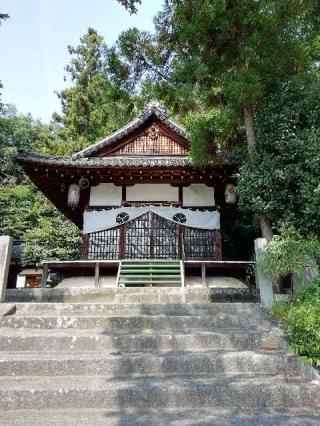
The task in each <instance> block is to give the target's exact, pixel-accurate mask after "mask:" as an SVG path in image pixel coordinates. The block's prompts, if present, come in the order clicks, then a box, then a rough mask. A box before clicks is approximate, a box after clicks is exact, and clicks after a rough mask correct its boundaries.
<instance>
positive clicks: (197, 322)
mask: <svg viewBox="0 0 320 426" xmlns="http://www.w3.org/2000/svg"><path fill="white" fill-rule="evenodd" d="M0 324H1V327H2V328H5V327H8V328H48V329H51V328H57V329H60V328H77V329H81V328H86V329H99V330H104V331H105V332H109V333H110V332H112V333H121V334H124V333H130V332H132V331H134V330H135V331H136V330H140V331H143V330H154V331H155V330H166V331H169V330H170V331H171V330H172V331H178V330H184V329H193V330H194V329H200V330H210V331H218V330H219V329H220V328H223V327H224V328H228V327H231V328H232V327H233V328H235V327H237V328H239V329H240V330H247V331H250V330H251V329H252V328H255V327H256V326H257V320H256V318H254V317H250V315H241V316H239V315H227V314H223V313H221V314H216V315H194V316H184V315H180V316H170V315H167V316H162V315H153V316H142V315H140V316H131V317H126V316H113V317H110V316H103V315H101V314H100V315H82V316H80V315H69V316H67V315H66V316H60V315H58V316H57V315H54V316H50V315H48V316H37V315H25V316H22V315H21V316H16V315H11V316H5V317H2V318H0ZM258 325H259V327H260V328H261V327H262V328H270V324H269V322H268V321H266V320H263V319H261V320H260V322H259V324H258Z"/></svg>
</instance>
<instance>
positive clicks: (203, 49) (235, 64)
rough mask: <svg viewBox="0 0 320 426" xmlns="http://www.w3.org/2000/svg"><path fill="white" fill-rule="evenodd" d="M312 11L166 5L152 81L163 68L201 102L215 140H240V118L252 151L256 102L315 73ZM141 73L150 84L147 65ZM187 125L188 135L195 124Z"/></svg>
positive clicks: (222, 3) (292, 4)
mask: <svg viewBox="0 0 320 426" xmlns="http://www.w3.org/2000/svg"><path fill="white" fill-rule="evenodd" d="M319 10H320V5H319V3H318V2H310V1H307V0H305V1H300V0H284V1H281V2H278V1H274V0H239V1H235V0H215V1H212V0H203V1H201V2H199V1H197V0H166V1H165V4H164V8H163V10H162V11H161V12H160V13H159V14H158V16H157V17H156V20H155V23H156V34H155V40H156V41H155V43H156V45H157V47H158V50H159V51H165V54H164V55H163V56H162V58H163V59H164V60H165V61H166V62H165V63H164V64H161V67H159V66H158V71H160V72H158V79H157V80H158V81H159V78H163V77H164V75H163V73H162V72H161V69H163V68H164V67H165V66H167V67H169V68H168V69H169V72H168V74H167V80H168V81H169V82H171V84H172V85H174V86H176V87H179V86H181V85H185V86H186V87H188V88H190V93H197V94H198V95H199V94H200V102H199V104H200V105H199V104H198V105H196V106H198V107H199V108H198V109H199V111H200V118H202V116H203V114H207V113H208V111H210V110H213V114H214V115H215V116H216V117H218V118H219V122H220V124H221V125H222V127H224V130H223V131H222V132H221V135H222V136H223V135H224V134H225V133H226V132H227V130H228V129H231V130H233V131H234V134H235V136H236V135H237V134H240V135H241V128H239V123H240V117H241V114H242V117H243V121H244V127H245V131H246V138H247V144H248V147H249V148H255V146H256V137H255V130H254V113H255V110H256V108H257V107H258V106H259V103H260V102H261V101H262V99H263V97H264V96H266V95H267V94H268V93H270V92H273V91H276V90H278V89H279V88H280V87H281V84H282V83H283V82H285V81H288V80H290V79H293V78H297V77H299V76H301V75H303V74H306V75H311V74H312V72H313V70H314V68H315V61H316V59H318V53H319V52H318V50H317V37H318V28H319V17H320V14H319ZM136 39H137V40H139V38H138V37H136ZM144 40H146V37H144ZM151 42H152V43H153V40H152V39H151ZM152 43H151V44H152ZM149 45H150V43H149ZM136 48H137V51H138V52H141V51H142V52H143V56H144V57H145V58H148V53H149V52H150V48H148V47H145V46H144V45H143V43H138V44H137V46H136ZM127 50H128V49H127ZM130 51H131V52H133V51H134V47H131V49H130ZM140 57H141V55H140ZM149 58H150V55H149ZM159 58H161V55H160V56H159ZM138 64H140V66H141V64H142V61H141V60H140V62H139V63H138ZM156 65H157V64H156ZM145 69H147V70H148V71H149V76H150V78H152V74H151V73H150V70H151V67H150V64H149V62H148V61H145ZM192 113H194V111H192ZM193 123H194V124H195V125H194V126H193V129H195V127H196V124H197V120H194V121H193ZM200 123H201V124H203V120H201V119H200ZM211 128H212V129H213V130H214V129H215V126H211ZM192 136H193V135H192V134H191V142H193V143H198V142H197V141H195V140H194V139H193V137H192ZM214 136H215V135H214V134H212V135H211V141H212V140H213V139H214ZM206 138H207V140H208V139H209V138H210V135H208V133H206ZM202 142H203V141H200V143H202ZM205 142H206V143H202V145H203V146H204V147H208V143H207V141H205ZM228 142H229V141H228ZM205 158H206V157H205ZM259 215H260V222H261V228H262V233H263V235H264V236H266V237H267V238H268V239H270V237H271V236H272V229H271V227H270V225H269V224H268V223H267V221H266V218H265V217H264V214H263V211H261V212H260V213H259Z"/></svg>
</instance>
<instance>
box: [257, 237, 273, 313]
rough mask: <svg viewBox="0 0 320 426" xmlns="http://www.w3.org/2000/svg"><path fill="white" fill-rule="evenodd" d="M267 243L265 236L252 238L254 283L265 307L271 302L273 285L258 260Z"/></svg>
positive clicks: (260, 258)
mask: <svg viewBox="0 0 320 426" xmlns="http://www.w3.org/2000/svg"><path fill="white" fill-rule="evenodd" d="M266 245H267V240H266V239H265V238H257V239H256V240H254V251H255V254H256V262H257V264H256V285H257V288H258V289H259V290H260V297H261V303H263V304H264V305H265V306H266V307H267V308H269V307H270V306H271V305H272V304H273V286H272V279H271V278H269V277H267V276H266V275H265V273H264V272H263V271H262V269H261V267H260V266H259V261H261V260H262V259H263V256H264V251H265V248H266Z"/></svg>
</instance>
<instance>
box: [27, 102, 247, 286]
mask: <svg viewBox="0 0 320 426" xmlns="http://www.w3.org/2000/svg"><path fill="white" fill-rule="evenodd" d="M188 149H189V142H188V139H187V134H186V131H185V130H184V129H183V128H182V127H181V126H179V125H178V124H177V123H175V122H173V121H172V120H170V119H169V117H168V115H167V112H166V109H165V108H164V107H163V106H162V105H160V104H159V103H157V102H151V103H149V104H148V105H147V106H146V107H145V109H144V110H143V112H142V113H141V114H140V115H139V116H138V117H137V118H135V119H134V120H133V121H131V122H130V123H128V124H127V125H125V126H124V127H122V128H121V129H119V130H118V131H116V132H115V133H113V134H112V135H110V136H108V137H106V138H104V139H102V140H101V141H98V142H96V143H94V144H93V145H91V146H89V147H87V148H85V149H84V150H82V151H80V152H78V153H76V154H74V155H73V156H72V157H47V156H42V155H38V154H31V153H22V154H20V156H19V163H20V165H21V166H22V167H23V169H24V170H25V172H26V173H27V175H28V176H29V177H30V179H31V180H32V181H33V183H34V184H35V185H36V186H37V187H38V188H39V190H40V191H41V192H42V193H43V194H44V195H45V196H46V197H47V198H48V199H49V200H50V201H51V202H52V203H53V204H54V205H55V206H56V207H57V208H58V209H59V210H60V211H61V212H62V213H63V214H64V215H65V216H66V217H67V218H69V219H70V220H71V221H72V222H73V223H75V224H76V225H77V226H78V227H79V228H80V229H81V230H82V232H83V247H82V258H81V259H79V261H78V263H77V265H78V266H79V267H80V266H81V267H83V268H85V267H90V266H91V265H95V268H96V274H97V270H98V274H99V268H108V266H110V268H111V267H117V268H118V265H121V264H123V265H125V264H126V262H129V261H130V262H131V265H138V266H137V267H138V269H139V262H142V263H143V265H144V266H143V267H144V270H145V269H146V265H149V266H150V265H155V263H154V262H155V261H159V262H158V267H159V268H160V266H161V262H162V264H163V265H166V266H167V267H169V269H168V268H166V269H165V270H166V271H167V272H166V274H167V275H166V277H167V282H169V281H170V276H171V275H174V274H170V273H169V272H170V265H171V266H172V268H173V269H174V266H173V265H176V264H178V263H179V265H181V268H182V269H183V270H184V268H185V267H189V266H190V267H191V266H192V265H193V266H201V265H202V266H203V265H208V266H210V265H211V266H212V265H213V266H214V265H219V262H220V264H222V263H223V262H224V261H225V259H223V256H222V253H223V247H221V232H223V227H222V230H221V226H220V222H223V218H224V216H223V215H224V212H225V211H226V212H227V210H228V205H230V204H233V203H234V202H235V194H234V186H233V185H234V183H235V179H236V178H235V174H236V173H237V171H238V167H239V166H238V164H235V163H232V162H227V161H226V160H224V159H223V158H222V156H221V155H219V152H218V151H216V155H215V158H213V161H212V163H210V164H209V165H207V166H204V167H196V166H194V165H192V163H191V161H190V159H189V157H188ZM43 260H44V261H46V259H43ZM229 261H230V259H229ZM177 262H178V263H177ZM142 263H141V264H142ZM231 263H232V262H231ZM235 263H236V262H233V264H235ZM45 264H46V265H47V267H49V268H54V267H57V268H58V267H59V268H62V266H64V268H65V269H66V268H67V267H69V268H71V267H74V264H72V262H66V261H65V260H64V259H61V261H60V263H59V262H51V263H50V262H45V263H44V265H45ZM72 265H73V266H72ZM159 265H160V266H159ZM150 267H151V266H150ZM118 269H120V268H118ZM173 269H172V271H173ZM159 271H160V269H159ZM168 271H169V272H168ZM202 275H203V269H202ZM141 276H143V274H142V275H141ZM156 276H161V274H155V278H154V280H152V279H151V278H150V279H149V281H152V283H154V282H155V283H156V282H157V279H156ZM168 277H169V278H168ZM141 280H142V278H141ZM142 281H143V280H142ZM142 281H141V282H140V281H139V279H138V278H137V279H136V280H133V283H138V284H143V282H142ZM159 281H161V280H160V279H159ZM162 281H163V280H162ZM173 281H174V280H173ZM146 282H148V280H147V281H146ZM164 282H165V281H164ZM119 283H120V281H119V272H118V278H117V284H119ZM124 283H125V284H126V281H124ZM127 283H129V284H132V282H131V281H130V280H129V279H128V280H127Z"/></svg>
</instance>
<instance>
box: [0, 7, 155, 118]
mask: <svg viewBox="0 0 320 426" xmlns="http://www.w3.org/2000/svg"><path fill="white" fill-rule="evenodd" d="M161 5H162V0H142V5H140V6H139V11H138V13H137V14H136V15H130V14H129V13H128V12H127V11H126V10H125V8H124V7H123V6H121V5H120V4H119V3H118V2H117V1H116V0H1V1H0V12H1V13H8V14H9V15H10V19H9V20H7V21H5V22H3V23H2V25H1V26H0V81H1V82H2V84H3V86H4V87H3V89H2V102H4V103H10V104H14V105H16V107H17V109H18V111H19V112H22V113H28V112H30V113H31V114H32V115H33V116H34V117H35V118H40V119H42V121H44V122H48V121H49V120H50V118H51V115H52V113H53V112H54V111H58V112H60V102H59V100H58V98H57V96H56V95H55V93H54V92H55V91H60V90H61V89H63V88H64V87H65V83H64V81H63V76H64V75H65V71H64V67H65V66H66V64H67V63H68V62H69V60H70V55H69V53H68V51H67V46H68V45H72V46H76V45H77V44H79V38H80V37H81V36H82V35H83V34H84V33H85V32H86V31H87V29H88V28H89V27H92V28H94V29H96V30H97V31H98V33H99V34H100V35H102V36H103V37H104V38H105V41H106V43H107V45H111V44H113V43H114V42H115V41H116V39H117V38H118V35H119V34H120V33H121V32H122V31H124V30H126V29H128V28H130V27H134V26H135V27H138V28H139V29H141V30H150V31H152V30H153V17H154V15H155V14H156V13H157V12H158V11H159V10H160V9H161Z"/></svg>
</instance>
